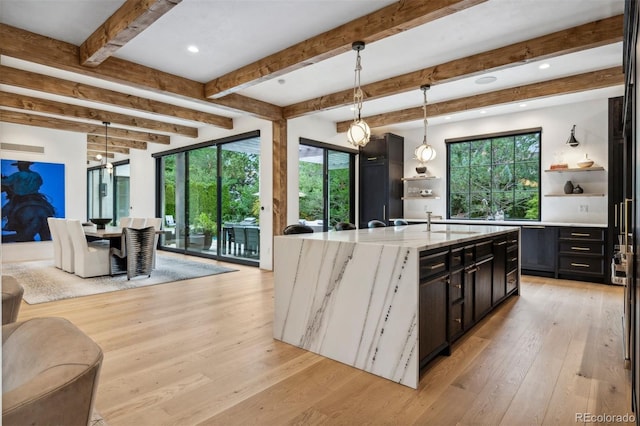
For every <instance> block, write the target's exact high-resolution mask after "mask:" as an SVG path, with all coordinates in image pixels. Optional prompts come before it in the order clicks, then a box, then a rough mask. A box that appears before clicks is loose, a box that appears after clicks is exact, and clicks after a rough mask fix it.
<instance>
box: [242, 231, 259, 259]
mask: <svg viewBox="0 0 640 426" xmlns="http://www.w3.org/2000/svg"><path fill="white" fill-rule="evenodd" d="M244 230H245V233H246V238H247V252H248V253H251V254H253V255H255V256H258V255H259V253H260V228H258V227H257V226H247V227H246V228H245V229H244Z"/></svg>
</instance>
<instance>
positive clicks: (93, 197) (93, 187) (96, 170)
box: [87, 160, 129, 225]
mask: <svg viewBox="0 0 640 426" xmlns="http://www.w3.org/2000/svg"><path fill="white" fill-rule="evenodd" d="M87 216H88V218H92V217H105V218H107V217H108V218H111V219H112V221H111V224H114V225H115V224H117V223H118V220H119V219H120V218H121V217H124V216H129V160H125V161H120V162H117V163H113V170H112V173H108V172H107V171H106V169H104V168H103V167H102V166H97V167H91V168H89V169H87Z"/></svg>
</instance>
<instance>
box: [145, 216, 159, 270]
mask: <svg viewBox="0 0 640 426" xmlns="http://www.w3.org/2000/svg"><path fill="white" fill-rule="evenodd" d="M145 226H153V229H154V231H160V230H161V228H162V218H161V217H148V218H147V220H146V222H145ZM159 239H160V234H158V233H155V237H154V239H153V266H152V268H153V269H156V252H157V249H158V240H159Z"/></svg>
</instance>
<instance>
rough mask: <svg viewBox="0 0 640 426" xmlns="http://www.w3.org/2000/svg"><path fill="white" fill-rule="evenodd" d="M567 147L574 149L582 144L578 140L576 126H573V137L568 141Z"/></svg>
mask: <svg viewBox="0 0 640 426" xmlns="http://www.w3.org/2000/svg"><path fill="white" fill-rule="evenodd" d="M567 145H569V146H570V147H572V148H575V147H576V146H578V145H580V142H578V140H577V139H576V125H575V124H574V125H573V128H572V129H571V136H569V139H567Z"/></svg>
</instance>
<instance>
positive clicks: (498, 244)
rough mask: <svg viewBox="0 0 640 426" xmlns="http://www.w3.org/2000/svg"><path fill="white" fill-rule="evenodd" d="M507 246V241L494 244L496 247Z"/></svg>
mask: <svg viewBox="0 0 640 426" xmlns="http://www.w3.org/2000/svg"><path fill="white" fill-rule="evenodd" d="M505 244H507V241H500V242H499V243H497V244H494V245H496V246H503V245H505Z"/></svg>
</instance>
